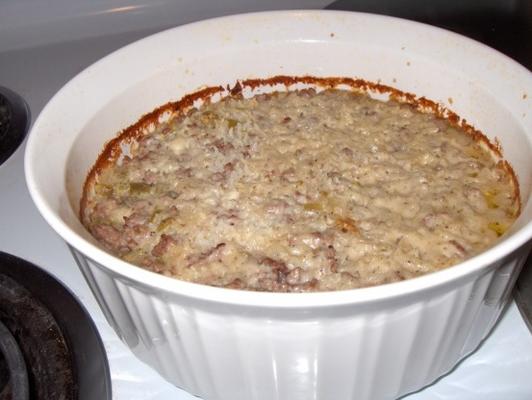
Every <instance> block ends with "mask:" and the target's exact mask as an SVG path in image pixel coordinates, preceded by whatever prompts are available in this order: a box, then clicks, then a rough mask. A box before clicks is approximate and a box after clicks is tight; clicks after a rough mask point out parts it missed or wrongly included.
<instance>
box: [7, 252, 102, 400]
mask: <svg viewBox="0 0 532 400" xmlns="http://www.w3.org/2000/svg"><path fill="white" fill-rule="evenodd" d="M0 322H2V323H3V324H4V325H5V327H6V328H7V330H8V332H10V333H11V335H10V336H11V339H12V340H14V341H16V343H17V345H18V347H19V348H20V353H21V354H22V356H23V364H25V366H26V370H27V381H28V384H29V398H30V399H32V400H49V399H61V400H74V399H79V400H92V399H98V400H100V399H101V400H106V399H110V398H111V390H110V388H111V387H110V378H109V367H108V364H107V358H106V356H105V350H104V349H103V345H102V342H101V339H100V337H99V336H98V334H97V331H96V328H95V327H94V324H93V323H92V321H91V320H90V317H89V316H88V315H87V313H86V311H85V310H84V309H83V308H82V307H81V306H80V304H79V303H78V302H77V301H76V299H75V298H74V297H73V296H72V294H71V293H70V292H69V291H68V290H66V289H65V288H64V287H63V286H62V285H61V284H60V283H59V282H58V281H57V280H55V279H54V278H53V277H52V276H51V275H48V274H47V273H46V272H44V271H43V270H41V269H39V268H37V267H35V266H34V265H32V264H30V263H27V262H25V261H23V260H21V259H18V258H16V257H13V256H10V255H8V254H5V253H2V252H0ZM0 337H1V331H0ZM0 340H1V338H0ZM7 340H10V339H9V338H8V339H7ZM4 347H8V348H14V347H16V346H14V345H13V343H11V345H8V346H4ZM0 351H2V345H1V344H0ZM2 352H3V351H2ZM4 358H5V359H6V360H7V362H4V363H3V364H4V367H5V365H7V367H9V377H10V379H11V382H10V385H9V386H10V387H9V388H8V389H4V388H3V387H2V385H3V384H2V382H4V381H5V380H6V379H5V378H2V376H5V375H6V372H2V368H4V367H2V362H1V359H0V400H7V399H13V400H18V399H19V397H14V394H15V392H14V387H15V385H14V384H15V383H16V382H15V379H14V378H16V377H17V376H18V375H17V373H16V372H13V370H12V365H11V364H13V362H11V359H12V358H8V357H6V356H5V353H4ZM4 386H5V385H4ZM3 390H7V391H11V392H12V396H11V397H3V396H4V393H3ZM6 396H7V394H6ZM27 398H28V397H26V398H23V397H20V399H21V400H26V399H27Z"/></svg>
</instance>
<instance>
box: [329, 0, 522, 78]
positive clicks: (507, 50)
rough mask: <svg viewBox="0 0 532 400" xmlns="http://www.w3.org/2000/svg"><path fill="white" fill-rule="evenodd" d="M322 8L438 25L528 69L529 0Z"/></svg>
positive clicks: (355, 3)
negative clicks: (505, 56) (483, 45)
mask: <svg viewBox="0 0 532 400" xmlns="http://www.w3.org/2000/svg"><path fill="white" fill-rule="evenodd" d="M326 8H327V9H333V10H346V11H359V12H368V13H375V14H384V15H390V16H394V17H399V18H406V19H410V20H414V21H418V22H423V23H426V24H430V25H434V26H438V27H440V28H444V29H448V30H450V31H453V32H456V33H459V34H462V35H464V36H468V37H470V38H472V39H475V40H477V41H479V42H482V43H484V44H486V45H488V46H490V47H493V48H494V49H497V50H499V51H500V52H502V53H504V54H506V55H508V56H509V57H511V58H513V59H514V60H516V61H517V62H519V63H521V64H522V65H524V66H525V67H527V68H528V69H532V0H483V1H478V0H464V1H459V0H430V1H426V0H397V1H393V0H374V1H371V0H338V1H335V2H333V3H331V4H330V5H329V6H327V7H326Z"/></svg>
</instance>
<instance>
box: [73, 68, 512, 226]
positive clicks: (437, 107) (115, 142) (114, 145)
mask: <svg viewBox="0 0 532 400" xmlns="http://www.w3.org/2000/svg"><path fill="white" fill-rule="evenodd" d="M297 84H306V85H311V86H315V87H320V88H323V89H334V88H342V89H350V90H353V91H356V92H359V93H367V92H376V93H380V94H387V95H389V97H390V98H391V99H393V100H396V101H398V102H401V103H406V104H409V105H411V106H412V107H413V108H415V109H417V110H418V111H421V112H429V113H432V114H434V115H436V116H437V117H439V118H442V119H445V120H447V121H449V123H450V124H451V125H453V126H456V127H459V128H461V129H462V130H463V131H464V132H466V133H467V134H469V135H471V136H472V137H473V138H474V139H475V140H476V141H478V142H482V143H484V144H485V145H486V146H487V147H488V148H489V149H490V150H491V151H492V152H493V153H494V154H495V155H496V156H497V157H502V152H501V148H500V145H499V144H498V143H496V142H491V141H490V140H489V139H488V138H487V137H486V136H485V135H484V134H483V133H482V132H480V131H479V130H478V129H475V128H474V127H473V126H471V125H470V124H468V123H467V121H466V120H465V119H462V118H460V117H459V116H458V115H457V114H456V113H454V112H453V111H451V110H449V109H447V108H445V107H444V106H442V105H441V104H438V103H436V102H434V101H432V100H429V99H427V98H425V97H417V96H416V95H414V94H412V93H408V92H403V91H401V90H398V89H396V88H393V87H391V86H387V85H383V84H381V83H374V82H369V81H366V80H364V79H358V78H347V77H314V76H283V75H278V76H274V77H271V78H266V79H247V80H241V81H237V82H236V84H235V85H234V86H233V87H232V88H231V87H230V86H227V89H226V88H224V87H223V86H213V87H207V88H203V89H201V90H198V91H196V92H194V93H191V94H188V95H185V96H184V97H183V98H181V99H180V100H179V101H176V102H170V103H167V104H165V105H162V106H161V107H159V108H157V109H155V110H154V111H152V112H150V113H148V114H146V115H144V116H143V117H142V118H140V119H139V121H138V122H136V123H135V124H133V125H131V126H130V127H128V128H126V129H124V130H123V131H122V132H121V133H120V134H119V135H118V136H117V137H115V138H114V139H112V140H110V141H109V142H108V143H107V144H106V145H105V147H104V150H103V152H102V153H101V154H100V155H99V156H98V158H97V161H96V163H95V164H94V166H93V167H92V168H91V170H90V171H89V173H88V175H87V178H86V180H85V183H84V186H83V192H82V197H81V201H80V212H79V215H80V218H81V219H82V218H83V217H82V216H83V212H84V209H85V206H86V202H87V191H88V189H89V188H90V186H91V183H92V182H93V181H94V180H95V179H96V177H97V175H98V174H99V173H100V172H101V171H102V170H103V169H105V168H106V166H108V165H109V164H112V163H114V162H116V161H117V160H118V158H119V157H120V156H121V154H122V149H121V146H120V145H121V144H122V143H125V142H129V141H133V140H135V139H138V138H139V137H141V136H142V135H144V133H145V131H146V129H147V128H148V127H149V126H150V125H152V124H157V123H159V119H160V117H161V116H162V115H163V114H165V113H170V114H171V115H172V117H173V118H179V117H182V116H184V115H185V114H186V113H187V112H188V111H190V110H191V109H192V108H193V107H194V103H195V102H196V101H204V102H209V101H210V99H211V98H212V97H213V96H214V95H216V94H219V93H222V94H223V93H224V92H225V93H227V92H228V93H227V94H228V95H231V96H240V95H241V94H242V93H243V91H244V90H245V89H247V88H249V89H256V88H260V87H267V86H274V85H282V86H285V88H286V89H287V90H290V87H291V86H294V85H297ZM499 164H500V165H501V166H502V167H503V168H504V169H505V170H506V171H507V172H508V173H509V174H510V176H511V178H512V180H513V185H514V188H515V193H514V194H515V196H516V199H517V201H518V213H519V212H520V210H521V200H520V197H521V196H520V189H519V182H518V180H517V177H516V175H515V172H514V171H513V169H512V167H511V165H510V164H509V163H508V162H507V161H504V160H501V161H499Z"/></svg>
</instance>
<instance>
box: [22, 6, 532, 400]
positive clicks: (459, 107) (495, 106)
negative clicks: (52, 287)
mask: <svg viewBox="0 0 532 400" xmlns="http://www.w3.org/2000/svg"><path fill="white" fill-rule="evenodd" d="M126 66H127V67H126ZM279 74H285V75H317V76H353V77H360V78H364V79H367V80H370V81H380V82H382V83H384V84H388V85H390V86H394V87H397V88H398V89H401V90H403V91H408V92H412V93H415V94H417V95H418V96H425V97H427V98H430V99H432V100H435V101H438V102H440V103H442V104H443V105H445V106H447V107H449V108H450V109H452V110H453V111H455V112H457V113H458V114H459V115H461V116H462V117H464V118H466V119H467V121H468V122H469V123H470V124H472V125H474V126H475V127H477V128H479V129H481V130H482V131H484V133H485V134H486V135H487V136H488V137H490V138H492V139H494V138H495V137H497V139H498V140H499V141H500V143H501V145H502V147H503V149H504V154H505V156H506V158H507V159H508V160H509V161H510V162H511V163H512V165H513V166H514V168H515V171H516V173H517V175H518V178H519V181H520V185H521V196H522V200H523V213H522V215H521V216H520V218H519V219H518V220H517V222H516V223H515V225H514V226H513V228H512V229H511V230H510V231H509V232H508V233H507V235H506V236H505V238H504V239H503V240H501V241H500V242H499V243H498V244H497V245H496V246H494V247H493V248H491V249H490V250H488V251H486V252H484V253H482V254H481V255H478V256H476V257H474V258H472V259H470V260H467V261H466V262H464V263H462V264H460V265H459V266H456V267H453V268H450V269H447V270H444V271H441V272H438V273H434V274H431V275H427V276H424V277H421V278H417V279H413V280H409V281H405V282H400V283H395V284H390V285H384V286H379V287H375V288H367V289H359V290H353V291H343V292H331V293H309V294H279V293H252V292H246V291H237V290H227V289H220V288H212V287H207V286H202V285H196V284H191V283H186V282H180V281H176V280H172V279H169V278H166V277H164V276H161V275H157V274H154V273H151V272H148V271H146V270H143V269H140V268H137V267H134V266H131V265H129V264H127V263H125V262H123V261H121V260H119V259H117V258H115V257H113V256H111V255H109V254H108V253H106V252H105V251H103V250H102V249H101V248H100V247H99V246H98V244H97V243H96V242H95V241H94V239H92V237H91V236H90V235H89V234H88V233H87V232H86V231H85V229H84V228H83V226H82V225H81V224H80V223H79V221H78V219H77V212H78V203H79V196H80V189H81V185H82V182H83V180H84V178H85V175H86V172H87V170H88V168H89V167H90V165H91V164H92V163H93V161H94V160H95V159H96V156H97V155H98V153H99V151H100V150H101V148H102V146H103V144H104V143H105V142H106V141H107V140H109V139H110V138H112V137H113V136H114V135H115V134H116V133H117V132H118V131H120V130H121V129H123V128H124V127H126V126H128V125H130V124H131V123H133V122H135V121H136V120H137V119H138V117H139V116H141V115H142V114H144V113H146V112H148V111H150V110H152V109H153V108H155V107H156V106H159V105H161V104H164V103H166V102H168V101H172V100H177V99H179V98H180V97H181V96H182V95H184V94H186V93H190V92H192V91H194V90H196V89H198V88H199V87H201V86H204V85H218V84H233V83H234V82H235V81H236V79H242V78H251V77H269V76H273V75H279ZM531 97H532V76H531V74H530V72H529V71H527V70H526V69H525V68H523V67H521V66H519V65H518V64H516V63H514V62H513V61H512V60H510V59H509V58H507V57H505V56H503V55H501V54H500V53H497V52H496V51H494V50H491V49H489V48H487V47H485V46H483V45H480V44H478V43H476V42H473V41H471V40H468V39H465V38H463V37H461V36H458V35H455V34H452V33H449V32H446V31H442V30H440V29H436V28H433V27H429V26H426V25H421V24H417V23H414V22H410V21H404V20H399V19H394V18H388V17H381V16H374V15H367V14H356V13H342V12H323V11H321V12H320V11H306V12H305V11H292V12H271V13H258V14H248V15H240V16H234V17H226V18H220V19H214V20H208V21H204V22H200V23H195V24H191V25H185V26H182V27H179V28H175V29H172V30H169V31H165V32H162V33H160V34H157V35H154V36H151V37H149V38H147V39H144V40H142V41H140V42H137V43H135V44H133V45H130V46H127V47H125V48H123V49H121V50H119V51H117V52H115V53H113V54H112V55H110V56H108V57H106V58H104V59H102V60H101V61H99V62H98V63H96V64H94V65H92V66H91V67H89V68H88V69H86V70H85V71H83V72H82V73H81V74H80V75H78V76H77V77H76V78H75V79H73V80H72V81H71V82H70V83H68V84H67V85H66V86H65V87H64V88H63V89H62V90H61V91H60V92H59V93H58V94H57V95H56V96H55V97H54V98H53V99H52V100H51V101H50V103H49V104H48V105H47V106H46V108H45V109H44V110H43V112H42V113H41V115H40V116H39V118H38V119H37V121H36V122H35V124H34V127H33V129H32V132H31V136H30V138H29V142H28V146H27V152H26V177H27V182H28V187H29V190H30V193H31V195H32V197H33V200H34V202H35V204H36V205H37V207H38V208H39V210H40V212H41V213H42V215H43V216H44V218H45V219H46V220H47V222H48V223H49V224H50V225H51V226H52V227H53V228H54V229H55V230H56V231H57V232H58V233H59V234H60V235H61V236H62V237H63V238H64V239H65V240H66V241H67V242H68V243H69V244H70V246H71V247H72V249H73V252H74V254H75V256H76V259H77V261H78V264H79V266H80V268H81V270H82V272H83V273H84V276H85V278H86V279H87V281H88V283H89V285H90V286H91V289H92V290H93V292H94V294H95V296H96V298H97V299H98V302H99V304H100V306H101V307H102V309H103V311H104V313H105V315H106V318H107V319H108V321H109V322H110V323H111V325H112V326H113V327H114V329H115V330H116V332H117V333H118V335H119V336H120V337H121V338H122V339H123V340H124V341H125V342H126V343H127V344H128V345H129V346H130V347H131V348H132V349H133V351H134V352H135V354H137V356H138V357H140V358H141V359H142V360H144V361H146V362H147V363H148V364H150V365H152V366H154V367H155V368H156V369H157V370H158V371H159V372H160V373H161V374H162V375H163V376H164V377H165V378H166V379H168V380H169V381H171V382H173V383H174V384H176V385H178V386H180V387H183V388H185V389H186V390H188V391H190V392H191V393H194V394H197V395H200V396H202V397H204V398H205V399H228V400H234V399H242V400H244V399H312V398H316V399H329V398H335V399H354V398H357V399H388V398H394V397H398V396H400V395H403V394H406V393H408V392H411V391H414V390H417V389H419V388H421V387H423V386H425V385H427V384H429V383H431V382H432V381H434V380H435V379H436V378H438V377H439V376H441V375H442V374H444V373H446V372H448V371H449V370H450V369H451V368H452V367H453V366H454V365H455V364H456V363H457V362H458V361H459V360H460V359H461V358H463V357H464V356H465V355H467V354H469V353H470V352H471V351H473V350H474V349H475V348H476V347H477V346H478V344H479V343H480V342H481V340H482V339H483V338H484V337H485V336H486V335H487V334H488V333H489V331H490V329H491V327H492V326H493V324H494V323H495V321H496V320H497V318H498V316H499V315H500V312H501V310H502V308H503V307H504V304H505V303H506V300H507V298H508V296H509V293H510V290H511V287H512V286H513V284H514V281H515V278H516V274H517V272H518V271H519V269H520V268H521V265H522V263H523V261H524V259H525V258H526V255H527V252H528V250H529V245H528V244H527V242H528V241H529V239H530V238H531V237H532V224H531V223H530V220H531V216H532V204H531V202H530V201H529V196H530V186H531V178H532V177H531V173H530V171H532V159H531V157H530V153H531V141H532V140H531V136H532V115H531V113H530V109H531V108H532V107H531V105H532V100H531ZM44 148H46V151H45V152H43V151H42V149H44Z"/></svg>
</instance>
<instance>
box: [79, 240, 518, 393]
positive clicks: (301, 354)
mask: <svg viewBox="0 0 532 400" xmlns="http://www.w3.org/2000/svg"><path fill="white" fill-rule="evenodd" d="M72 250H73V253H74V255H75V258H76V260H77V262H78V264H79V266H80V268H81V270H82V272H83V274H84V276H85V278H86V279H87V282H88V283H89V286H90V287H91V289H92V291H93V293H94V295H95V296H96V298H97V300H98V302H99V304H100V306H101V308H102V310H103V312H104V314H105V316H106V318H107V320H108V321H109V323H110V324H111V326H112V327H113V328H114V329H115V331H116V333H117V334H118V336H119V337H120V338H121V339H122V340H123V341H124V342H125V343H126V344H127V345H128V346H129V347H130V348H131V349H132V351H133V352H134V353H135V354H136V356H137V357H139V358H140V359H141V360H143V361H144V362H146V363H147V364H149V365H150V366H152V367H153V368H154V369H155V370H157V371H158V372H159V373H160V374H161V375H162V376H163V377H164V378H165V379H167V380H168V381H170V382H171V383H173V384H175V385H176V386H178V387H180V388H183V389H185V390H186V391H188V392H190V393H192V394H195V395H198V396H200V397H202V398H203V399H205V400H299V399H301V400H310V399H335V400H354V399H357V400H366V399H367V400H380V399H394V398H397V397H399V396H402V395H404V394H407V393H410V392H412V391H416V390H419V389H420V388H422V387H424V386H426V385H428V384H430V383H432V382H433V381H434V380H436V379H437V378H438V377H440V376H442V375H443V374H445V373H447V372H448V371H450V370H451V369H452V368H453V367H454V366H455V365H456V364H457V363H458V362H459V361H460V360H461V359H462V358H463V357H465V356H466V355H468V354H470V353H471V352H472V351H474V350H475V349H476V348H477V347H478V345H479V344H480V343H481V341H482V340H483V339H484V338H485V337H486V335H487V334H488V333H489V331H490V330H491V328H492V327H493V325H494V324H495V322H496V321H497V318H498V317H499V315H500V313H501V311H502V309H503V307H504V305H505V304H506V302H507V300H508V298H509V294H510V292H511V287H512V286H513V283H514V282H515V279H516V277H517V274H518V272H519V270H520V268H521V266H522V264H523V262H524V259H525V257H526V254H527V251H528V248H527V247H526V246H525V248H521V249H519V250H518V251H516V252H514V253H513V254H510V255H509V256H507V257H506V258H505V259H504V260H502V261H499V262H498V263H497V264H496V265H492V266H490V268H486V269H484V270H483V273H482V274H481V275H476V276H472V277H471V279H470V280H468V281H467V282H466V283H465V284H464V283H462V284H460V285H455V286H450V287H448V288H445V289H442V288H435V289H434V291H433V292H428V293H427V292H425V293H423V294H411V295H408V296H404V297H401V298H399V299H386V300H384V301H381V302H379V303H378V304H362V305H361V304H353V305H350V304H345V305H342V306H341V307H337V306H328V307H313V308H308V309H305V308H301V307H299V308H290V307H289V305H288V307H282V308H279V307H277V308H276V307H258V306H246V305H235V304H225V303H224V302H223V301H220V302H219V303H218V302H212V301H211V302H207V301H202V300H198V299H193V298H189V297H184V296H180V295H178V294H175V293H169V292H166V291H163V290H160V291H157V290H154V288H153V287H150V286H149V285H148V284H145V285H143V284H142V283H139V282H135V283H132V282H131V281H128V280H126V278H124V277H120V276H118V275H116V274H114V273H113V272H111V271H110V270H108V269H106V268H105V267H103V266H101V265H99V264H97V263H96V262H94V261H92V260H91V259H89V258H87V257H85V256H84V255H83V254H81V253H79V252H78V251H77V250H75V249H72Z"/></svg>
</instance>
